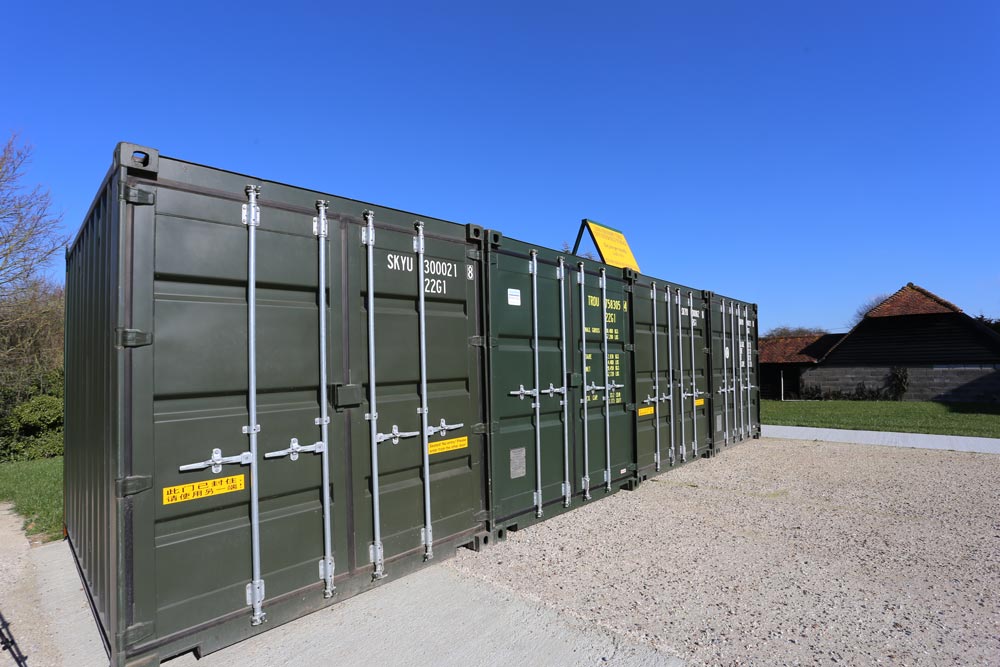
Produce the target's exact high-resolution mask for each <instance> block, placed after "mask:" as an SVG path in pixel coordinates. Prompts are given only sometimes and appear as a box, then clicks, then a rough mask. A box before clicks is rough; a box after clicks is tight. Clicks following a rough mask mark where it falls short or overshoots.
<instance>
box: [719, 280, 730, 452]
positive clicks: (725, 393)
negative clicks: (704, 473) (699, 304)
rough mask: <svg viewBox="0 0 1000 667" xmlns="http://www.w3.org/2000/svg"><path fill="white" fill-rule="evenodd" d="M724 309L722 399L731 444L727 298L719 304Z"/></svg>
mask: <svg viewBox="0 0 1000 667" xmlns="http://www.w3.org/2000/svg"><path fill="white" fill-rule="evenodd" d="M719 308H720V309H721V311H722V389H721V390H720V391H722V399H723V401H724V402H725V407H724V409H723V412H724V413H725V415H726V433H725V438H724V441H725V443H726V444H727V445H728V444H729V370H728V369H729V365H728V364H727V363H726V361H727V359H726V356H727V355H726V350H727V349H728V348H729V346H728V345H727V342H728V341H726V300H725V299H722V303H721V305H720V306H719Z"/></svg>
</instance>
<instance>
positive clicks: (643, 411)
mask: <svg viewBox="0 0 1000 667" xmlns="http://www.w3.org/2000/svg"><path fill="white" fill-rule="evenodd" d="M654 412H656V408H655V407H653V406H652V405H650V406H647V407H645V408H639V416H640V417H646V416H648V415H651V414H653V413H654Z"/></svg>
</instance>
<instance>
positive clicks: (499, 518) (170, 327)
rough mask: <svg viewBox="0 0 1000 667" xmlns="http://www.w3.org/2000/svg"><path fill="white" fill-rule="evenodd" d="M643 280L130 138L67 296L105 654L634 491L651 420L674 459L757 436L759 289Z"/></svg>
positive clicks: (136, 651) (195, 633)
mask: <svg viewBox="0 0 1000 667" xmlns="http://www.w3.org/2000/svg"><path fill="white" fill-rule="evenodd" d="M653 281H654V279H649V278H645V277H642V276H637V275H635V274H634V273H632V272H631V271H628V270H625V271H623V270H621V269H616V268H614V267H610V266H607V265H604V264H601V263H598V262H593V261H588V260H583V259H582V258H579V257H575V256H572V255H568V254H565V253H563V254H560V253H558V252H556V251H553V250H550V249H547V248H543V247H539V246H534V245H531V244H528V243H524V242H520V241H514V240H511V239H507V238H505V237H503V235H502V234H501V233H500V232H495V231H486V230H483V229H481V228H480V227H478V226H476V225H459V224H455V223H450V222H447V221H444V220H438V219H435V218H430V217H425V216H416V215H413V214H410V213H406V212H402V211H398V210H394V209H390V208H386V207H380V206H374V205H370V204H364V203H362V202H357V201H353V200H350V199H344V198H341V197H335V196H332V195H328V194H324V193H320V192H316V191H311V190H305V189H301V188H295V187H290V186H286V185H282V184H280V183H275V182H270V181H262V180H260V179H257V178H253V177H248V176H244V175H240V174H236V173H232V172H227V171H222V170H218V169H213V168H210V167H206V166H202V165H197V164H192V163H188V162H184V161H181V160H176V159H172V158H167V157H164V156H161V155H159V154H158V152H157V151H155V150H152V149H149V148H143V147H139V146H135V145H131V144H120V145H119V146H118V147H117V149H116V151H115V159H114V164H113V165H112V168H111V170H110V171H109V172H108V175H107V177H106V178H105V180H104V182H103V184H102V186H101V188H100V190H99V192H98V196H97V198H96V199H95V201H94V204H93V206H92V207H91V210H90V212H89V213H88V215H87V218H86V219H85V221H84V223H83V225H82V227H81V230H80V232H79V234H78V235H77V237H76V239H75V241H74V243H73V245H72V246H71V248H70V249H69V251H68V253H67V304H66V318H67V322H66V323H67V329H66V331H67V337H66V373H67V390H66V458H65V468H66V472H65V492H66V529H67V534H68V537H69V540H70V543H71V546H72V549H73V553H74V556H75V558H76V561H77V564H78V566H79V568H80V573H81V576H82V579H83V581H84V583H85V588H86V591H87V594H88V597H89V598H90V601H91V603H92V606H93V609H94V613H95V618H96V619H97V621H98V624H99V626H100V628H101V632H102V635H103V637H104V639H105V642H106V646H107V649H108V652H109V656H110V658H111V662H112V664H113V665H116V666H118V665H151V664H157V663H158V662H159V661H162V660H165V659H167V658H170V657H173V656H176V655H179V654H182V653H185V652H189V651H196V652H197V653H198V654H199V655H204V654H207V653H210V652H212V651H214V650H217V649H219V648H222V647H224V646H226V645H228V644H231V643H234V642H236V641H239V640H241V639H244V638H246V637H249V636H251V635H254V634H256V633H259V632H262V631H264V630H265V629H267V628H268V627H273V626H275V625H279V624H281V623H283V622H287V621H289V620H292V619H294V618H296V617H298V616H301V615H303V614H305V613H308V612H310V611H313V610H316V609H319V608H322V607H324V606H325V605H329V604H333V603H335V602H336V601H338V600H340V599H344V598H346V597H348V596H350V595H352V594H354V593H357V592H360V591H364V590H367V589H369V588H372V587H376V586H378V585H380V583H381V582H383V581H384V580H385V577H386V576H388V577H398V576H401V575H403V574H405V573H407V572H410V571H412V570H414V569H416V568H419V567H422V566H423V565H424V564H426V563H428V562H433V560H434V559H439V558H441V557H447V556H448V555H449V553H451V552H453V551H454V549H455V548H456V547H458V546H469V547H471V548H475V549H478V548H480V547H481V546H483V545H485V544H487V543H488V542H489V541H490V539H491V538H494V539H495V538H502V537H503V536H504V535H505V534H506V531H508V530H514V529H519V528H523V527H524V526H526V525H528V524H530V523H532V522H535V521H538V520H541V519H545V518H548V517H550V516H553V515H555V514H558V513H559V512H560V511H566V510H568V509H572V508H575V507H579V506H580V505H582V504H584V503H587V502H593V501H595V500H598V499H600V498H603V497H606V496H607V495H609V494H610V493H612V492H615V491H618V490H620V489H622V488H632V487H633V486H634V485H635V484H637V483H638V482H640V481H641V480H642V479H644V478H646V477H648V476H649V475H651V474H656V472H657V470H656V466H655V462H654V460H653V453H652V452H653V448H654V446H655V445H654V444H653V442H652V440H651V439H650V437H649V436H650V434H651V433H652V429H654V427H656V422H657V419H658V422H659V426H658V428H659V429H660V433H661V440H669V438H670V436H669V435H665V434H666V433H669V432H671V431H672V432H674V434H675V435H674V439H675V441H676V443H675V444H676V447H677V449H676V459H677V462H682V461H685V460H686V461H691V460H694V459H695V458H696V457H697V456H705V455H710V454H713V453H716V452H717V451H719V450H720V449H721V448H722V447H723V446H724V445H725V444H728V443H732V442H737V441H739V440H742V439H745V438H748V437H753V436H755V435H756V434H758V433H759V417H758V414H757V403H756V394H755V391H756V384H757V383H756V379H755V378H756V363H755V351H756V338H755V333H756V326H755V322H756V312H755V309H754V308H752V307H749V306H748V304H745V303H743V302H734V301H728V300H726V301H725V302H720V301H719V297H717V296H715V295H712V294H711V293H709V292H703V291H700V290H693V289H688V288H683V287H681V286H678V285H675V284H673V283H670V284H668V283H666V282H664V281H655V282H656V283H657V284H658V285H659V287H658V289H659V290H660V291H659V292H657V293H656V294H652V296H651V289H652V285H651V283H652V282H653ZM667 287H669V290H670V291H669V292H668V291H665V289H666V288H667ZM678 289H680V294H678V293H677V290H678ZM727 304H728V306H729V307H730V308H733V307H737V306H738V307H739V308H743V309H746V308H748V307H749V308H750V309H749V310H744V314H743V318H742V320H741V318H740V316H739V315H735V316H734V315H732V314H731V313H727V314H726V315H725V316H723V314H722V311H723V310H725V308H726V307H727ZM716 307H718V308H719V309H720V311H719V314H718V316H717V315H716V314H715V309H716ZM654 308H655V309H656V313H657V315H656V318H657V321H656V326H653V322H652V315H653V310H654ZM668 311H669V313H670V315H669V317H670V318H674V317H676V319H675V320H671V321H672V324H668V323H667V319H666V318H667V313H668ZM726 317H729V318H730V319H732V318H733V317H735V319H733V321H734V322H739V325H738V326H739V331H740V336H745V338H743V337H741V338H739V339H735V338H732V337H731V336H730V337H728V338H727V337H725V336H723V335H722V329H721V326H722V322H723V320H726ZM727 326H728V324H727ZM654 331H655V335H654ZM727 331H729V330H727ZM668 335H669V336H674V337H676V341H675V344H674V343H669V341H668V340H667V339H668V337H669V336H668ZM727 335H728V334H727ZM654 340H655V344H654ZM670 340H674V339H672V338H671V339H670ZM670 344H674V348H673V351H672V352H671V351H670V349H669V347H668V345H670ZM653 347H655V348H656V350H657V353H656V355H654V354H652V348H653ZM737 350H738V354H737ZM671 355H673V356H671ZM654 356H657V358H658V364H657V363H654ZM737 357H738V361H737ZM723 359H725V360H726V364H725V366H724V367H723V366H720V363H721V362H722V360H723ZM671 360H672V362H673V363H674V364H675V365H676V367H675V369H674V371H673V373H671V370H670V369H669V362H670V361H671ZM682 367H683V368H682ZM737 370H741V373H740V374H739V376H738V378H739V383H741V384H739V385H738V386H737V383H735V382H734V381H733V378H736V377H737ZM654 379H658V382H659V386H660V388H659V392H660V396H659V397H658V398H657V400H656V402H652V403H645V402H644V399H647V398H650V397H651V394H650V391H651V387H652V385H653V384H655V383H654V382H653V381H654ZM664 396H672V397H670V398H664ZM744 396H745V397H746V398H745V403H739V406H740V407H738V408H737V403H736V401H737V400H743V397H744ZM726 397H732V398H733V401H734V402H733V404H732V405H731V406H729V405H728V403H726V404H724V403H723V401H724V400H728V399H727V398H726ZM653 405H658V410H659V417H658V418H656V417H654V418H653V419H651V418H650V413H649V412H648V407H651V406H653ZM720 406H721V407H720ZM670 407H676V408H677V409H678V410H677V415H676V416H673V415H672V414H668V412H669V408H670ZM682 410H683V411H684V412H683V413H682ZM692 415H694V417H693V419H692ZM744 416H745V419H746V422H745V427H741V428H740V429H739V430H737V429H736V427H735V423H736V421H737V419H740V418H743V417H744ZM720 417H726V418H727V420H726V421H725V424H727V426H725V427H724V426H723V423H724V420H722V419H720ZM728 420H731V421H732V423H733V424H734V426H728V424H729V421H728ZM682 427H683V431H682ZM682 447H684V448H685V449H683V450H682V449H681V448H682ZM661 452H666V449H664V448H663V446H662V443H661ZM682 452H683V453H682ZM664 456H665V454H664ZM666 460H667V459H666V458H662V459H661V462H665V461H666ZM667 467H669V466H668V465H663V466H660V470H664V469H666V468H667Z"/></svg>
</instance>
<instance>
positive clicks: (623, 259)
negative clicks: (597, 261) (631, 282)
mask: <svg viewBox="0 0 1000 667" xmlns="http://www.w3.org/2000/svg"><path fill="white" fill-rule="evenodd" d="M587 229H589V230H590V236H591V237H592V238H593V239H594V245H596V246H597V250H598V252H600V253H601V259H603V260H604V263H605V264H610V265H611V266H617V267H619V268H622V269H626V268H628V269H635V270H636V271H638V270H639V264H638V262H636V261H635V255H633V254H632V249H631V248H630V247H629V245H628V241H626V240H625V235H624V234H622V233H621V232H620V231H618V230H617V229H612V228H610V227H605V226H604V225H599V224H597V223H596V222H594V221H593V220H587Z"/></svg>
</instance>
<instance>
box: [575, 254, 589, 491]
mask: <svg viewBox="0 0 1000 667" xmlns="http://www.w3.org/2000/svg"><path fill="white" fill-rule="evenodd" d="M577 267H578V268H579V271H580V273H579V274H578V281H579V283H580V361H581V365H580V369H581V372H582V373H583V389H582V394H583V398H581V399H580V402H581V403H582V404H583V479H581V480H580V481H581V482H582V484H583V497H584V499H586V500H590V423H589V421H590V418H589V416H588V414H587V403H588V399H589V398H590V397H589V396H588V394H587V392H589V391H590V390H589V389H587V273H586V272H585V271H584V269H583V262H580V263H579V264H577Z"/></svg>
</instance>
